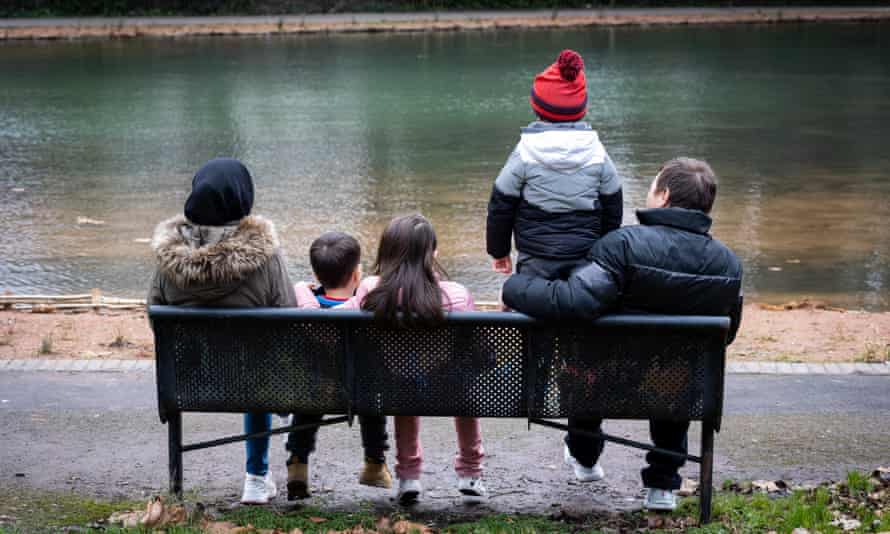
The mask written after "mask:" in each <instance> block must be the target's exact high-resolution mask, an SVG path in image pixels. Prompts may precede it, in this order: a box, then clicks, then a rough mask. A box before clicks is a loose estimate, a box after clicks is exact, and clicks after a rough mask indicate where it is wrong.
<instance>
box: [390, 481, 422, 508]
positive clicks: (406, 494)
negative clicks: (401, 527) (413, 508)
mask: <svg viewBox="0 0 890 534" xmlns="http://www.w3.org/2000/svg"><path fill="white" fill-rule="evenodd" d="M421 493H423V486H421V485H420V481H419V480H416V479H408V480H405V479H401V478H400V479H399V489H398V492H397V493H396V500H397V501H399V504H401V505H403V506H407V505H409V504H414V503H416V502H417V500H418V499H419V498H420V494H421Z"/></svg>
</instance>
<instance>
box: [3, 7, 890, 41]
mask: <svg viewBox="0 0 890 534" xmlns="http://www.w3.org/2000/svg"><path fill="white" fill-rule="evenodd" d="M887 18H888V13H886V12H880V11H875V10H869V9H861V8H849V9H818V8H816V9H812V8H809V9H802V8H787V9H778V10H776V9H763V10H759V9H758V10H731V9H727V10H721V11H715V10H711V11H695V10H673V11H667V10H661V11H659V10H629V11H626V12H620V11H604V12H591V13H589V14H573V15H572V16H566V17H558V16H540V15H537V16H534V15H530V16H523V15H517V14H515V13H505V14H503V15H501V16H498V17H495V18H483V17H480V16H478V15H475V14H473V13H471V12H470V13H467V14H466V15H465V16H460V17H448V18H443V19H440V18H439V15H438V14H436V13H432V14H424V13H417V14H414V15H413V16H411V17H400V18H396V17H393V18H391V19H387V18H385V17H384V18H380V17H379V16H378V17H365V16H361V15H353V16H352V18H347V19H342V18H341V19H338V18H316V19H313V18H311V17H299V16H293V17H284V16H282V17H281V18H280V19H278V20H275V18H274V17H266V18H259V19H258V18H251V17H244V18H242V19H240V20H237V18H221V19H219V20H217V21H213V22H209V21H204V20H201V21H197V22H196V21H195V20H189V19H188V18H178V19H177V18H174V19H172V20H169V21H164V22H163V23H146V22H145V21H143V20H141V19H132V21H127V19H120V18H111V19H109V22H108V23H107V24H100V25H87V24H84V25H81V24H79V23H77V24H46V23H41V24H34V25H17V26H14V27H6V28H0V40H4V39H5V40H11V39H73V38H127V37H144V36H150V37H181V36H186V35H271V34H314V33H377V32H421V31H457V30H476V31H478V30H492V29H507V28H567V27H585V26H627V25H633V26H649V25H666V24H683V25H692V24H757V23H760V24H763V23H778V22H824V21H850V22H852V21H857V22H864V21H876V20H886V19H887ZM233 19H235V20H233Z"/></svg>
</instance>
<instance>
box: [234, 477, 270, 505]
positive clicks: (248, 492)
mask: <svg viewBox="0 0 890 534" xmlns="http://www.w3.org/2000/svg"><path fill="white" fill-rule="evenodd" d="M276 495H278V488H276V487H275V483H274V482H272V478H271V477H269V475H266V476H264V477H261V476H259V475H251V474H249V473H248V474H247V476H245V477H244V493H242V494H241V504H269V501H271V500H272V499H274V498H275V496H276Z"/></svg>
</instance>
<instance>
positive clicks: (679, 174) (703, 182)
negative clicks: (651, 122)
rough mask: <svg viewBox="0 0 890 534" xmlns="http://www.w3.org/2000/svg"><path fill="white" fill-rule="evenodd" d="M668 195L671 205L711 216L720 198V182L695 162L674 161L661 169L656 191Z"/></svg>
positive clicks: (682, 159)
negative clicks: (718, 187) (717, 198)
mask: <svg viewBox="0 0 890 534" xmlns="http://www.w3.org/2000/svg"><path fill="white" fill-rule="evenodd" d="M665 189H667V190H668V191H669V196H668V205H669V206H670V207H672V208H686V209H690V210H700V211H703V212H705V213H710V212H711V208H712V207H713V206H714V198H715V197H716V196H717V178H716V177H715V176H714V171H713V170H711V166H710V165H708V164H707V163H705V162H704V161H701V160H698V159H692V158H674V159H672V160H670V161H668V162H667V163H665V164H664V165H662V166H661V170H660V171H658V178H656V181H655V191H656V192H657V193H661V192H663V191H664V190H665Z"/></svg>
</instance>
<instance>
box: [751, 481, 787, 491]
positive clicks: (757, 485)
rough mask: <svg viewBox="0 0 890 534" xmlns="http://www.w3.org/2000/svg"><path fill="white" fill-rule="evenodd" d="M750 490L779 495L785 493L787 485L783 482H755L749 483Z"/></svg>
mask: <svg viewBox="0 0 890 534" xmlns="http://www.w3.org/2000/svg"><path fill="white" fill-rule="evenodd" d="M751 488H752V489H753V490H754V491H762V492H764V493H779V492H784V491H786V490H787V489H788V484H787V483H786V482H785V481H784V480H776V481H772V480H755V481H753V482H751Z"/></svg>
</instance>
